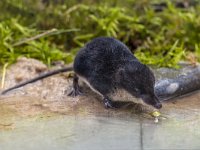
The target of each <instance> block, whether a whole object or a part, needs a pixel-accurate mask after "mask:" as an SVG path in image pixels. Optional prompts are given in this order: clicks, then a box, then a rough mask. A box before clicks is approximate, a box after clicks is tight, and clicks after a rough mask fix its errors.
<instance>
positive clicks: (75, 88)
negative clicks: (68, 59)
mask: <svg viewBox="0 0 200 150" xmlns="http://www.w3.org/2000/svg"><path fill="white" fill-rule="evenodd" d="M78 79H79V78H78V76H77V75H76V74H74V78H73V89H72V91H71V92H70V93H69V94H68V96H72V97H76V96H78V95H83V93H82V92H81V89H80V86H79V84H78Z"/></svg>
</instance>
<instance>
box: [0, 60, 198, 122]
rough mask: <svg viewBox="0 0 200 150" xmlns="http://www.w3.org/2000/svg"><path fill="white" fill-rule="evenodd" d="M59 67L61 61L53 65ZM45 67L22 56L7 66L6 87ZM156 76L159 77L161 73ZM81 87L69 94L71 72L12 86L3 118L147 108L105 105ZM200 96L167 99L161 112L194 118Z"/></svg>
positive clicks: (3, 99) (118, 113)
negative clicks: (77, 92) (75, 93)
mask: <svg viewBox="0 0 200 150" xmlns="http://www.w3.org/2000/svg"><path fill="white" fill-rule="evenodd" d="M59 67H60V66H59V65H58V66H55V67H54V68H53V69H55V68H59ZM45 71H48V68H47V66H45V65H44V64H42V63H41V62H39V61H37V60H34V59H26V58H21V59H19V61H18V62H17V63H16V64H14V65H12V66H11V67H10V68H9V69H8V70H7V72H6V79H5V86H4V89H6V88H8V87H11V86H13V85H16V84H17V83H19V82H20V81H24V80H28V79H31V78H33V77H35V76H37V75H39V73H41V72H45ZM157 78H158V79H159V75H158V74H157ZM81 87H82V88H83V91H84V95H83V96H78V97H76V98H71V97H69V96H67V93H69V92H70V90H71V88H72V78H69V77H68V73H63V74H59V75H55V76H51V77H49V78H46V79H43V80H41V81H38V82H35V83H33V84H29V85H26V86H24V87H22V88H19V89H16V90H13V91H11V92H9V93H7V94H6V95H3V96H2V95H1V96H0V115H1V116H2V117H1V120H4V119H5V118H7V117H8V116H11V117H10V118H12V115H17V116H21V117H31V116H35V115H45V116H48V115H49V116H54V115H83V116H84V115H87V116H88V115H92V116H95V115H98V116H113V117H130V116H133V115H136V116H138V114H137V113H141V112H145V111H146V110H145V108H143V107H140V105H134V104H133V105H132V104H131V105H128V106H127V107H125V108H123V109H120V110H118V109H114V110H113V109H105V108H104V105H103V103H102V101H101V98H100V97H99V96H98V95H96V94H95V93H94V92H92V91H91V90H90V89H89V88H88V87H87V86H86V85H84V84H83V83H81ZM199 98H200V93H199V92H197V93H196V94H193V95H191V96H187V97H183V98H181V99H182V100H181V101H177V100H176V99H174V100H173V101H169V102H164V103H163V109H162V110H161V112H162V113H163V114H165V115H167V116H170V117H171V118H174V117H176V116H179V115H181V114H184V115H181V116H182V117H184V119H185V118H188V119H192V117H191V110H192V112H193V116H196V115H197V116H198V115H199V113H200V110H199V109H198V108H199V106H200V101H199ZM179 99H180V98H179ZM188 99H189V101H188ZM138 108H139V109H138ZM141 108H142V109H141ZM144 110H145V111H144ZM177 110H178V111H177ZM175 112H176V113H175ZM182 117H179V118H182ZM6 124H9V122H5V125H6Z"/></svg>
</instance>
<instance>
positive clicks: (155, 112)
mask: <svg viewBox="0 0 200 150" xmlns="http://www.w3.org/2000/svg"><path fill="white" fill-rule="evenodd" d="M151 115H152V116H153V117H159V116H160V115H161V114H160V112H159V111H154V112H152V113H151Z"/></svg>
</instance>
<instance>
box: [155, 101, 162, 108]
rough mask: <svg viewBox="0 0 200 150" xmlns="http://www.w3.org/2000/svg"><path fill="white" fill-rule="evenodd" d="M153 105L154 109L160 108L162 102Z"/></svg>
mask: <svg viewBox="0 0 200 150" xmlns="http://www.w3.org/2000/svg"><path fill="white" fill-rule="evenodd" d="M154 107H155V108H156V109H161V108H162V104H161V103H160V102H159V103H156V104H155V105H154Z"/></svg>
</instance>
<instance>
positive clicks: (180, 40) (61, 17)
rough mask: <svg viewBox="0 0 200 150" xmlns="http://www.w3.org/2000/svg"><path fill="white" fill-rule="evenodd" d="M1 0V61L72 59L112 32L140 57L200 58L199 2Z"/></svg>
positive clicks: (158, 60) (173, 61) (163, 60)
mask: <svg viewBox="0 0 200 150" xmlns="http://www.w3.org/2000/svg"><path fill="white" fill-rule="evenodd" d="M162 2H164V3H163V4H165V5H164V6H162V11H159V12H157V11H155V6H156V5H155V4H160V3H161V2H160V1H158V0H151V1H148V0H141V1H137V0H125V1H123V2H122V1H120V0H115V1H112V2H107V1H106V0H104V1H102V0H101V1H99V0H96V2H95V3H94V0H43V1H42V0H41V1H39V0H32V1H26V0H21V1H18V0H2V1H1V2H0V10H1V16H0V21H1V22H0V55H1V58H0V64H5V63H9V64H11V63H13V62H15V61H16V59H17V58H18V57H19V56H22V55H23V56H26V57H31V58H36V59H39V60H42V61H43V62H45V63H46V64H48V65H50V64H51V63H52V61H56V60H63V61H64V62H66V63H68V62H70V61H72V60H73V58H74V55H75V53H76V52H77V51H78V50H79V48H80V47H82V46H83V45H84V44H85V43H86V42H88V41H89V40H91V39H93V38H95V37H98V36H112V37H115V38H118V39H119V40H121V41H123V42H124V43H125V44H127V45H128V46H129V47H130V49H131V50H132V51H133V52H134V53H135V55H136V57H137V58H138V59H140V60H141V61H142V62H144V63H146V64H150V65H157V66H167V67H178V66H177V63H178V62H179V61H180V60H181V59H185V58H186V56H187V54H188V53H193V54H194V55H195V58H196V59H197V60H198V61H200V43H199V41H200V34H199V33H200V5H199V4H197V2H196V1H194V3H196V4H195V5H192V6H188V7H187V8H178V7H176V6H175V3H176V2H175V1H172V2H171V1H168V0H163V1H162Z"/></svg>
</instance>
